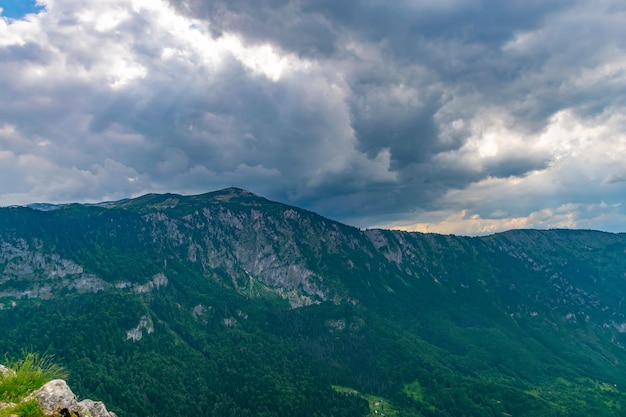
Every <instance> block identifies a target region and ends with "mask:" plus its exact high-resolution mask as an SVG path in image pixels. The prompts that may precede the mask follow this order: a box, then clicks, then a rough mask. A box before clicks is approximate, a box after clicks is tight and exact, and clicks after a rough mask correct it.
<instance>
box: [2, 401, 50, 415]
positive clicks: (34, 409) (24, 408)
mask: <svg viewBox="0 0 626 417" xmlns="http://www.w3.org/2000/svg"><path fill="white" fill-rule="evenodd" d="M12 414H13V415H18V416H20V417H44V414H43V411H42V410H41V408H39V403H38V402H37V400H35V399H33V400H30V401H27V402H24V403H21V404H18V405H16V406H15V407H11V408H4V409H0V417H6V416H10V415H12Z"/></svg>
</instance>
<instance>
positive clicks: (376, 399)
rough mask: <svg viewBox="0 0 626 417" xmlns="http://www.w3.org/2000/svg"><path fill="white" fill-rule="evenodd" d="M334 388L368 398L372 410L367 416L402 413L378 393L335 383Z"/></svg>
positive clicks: (378, 416)
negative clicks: (364, 391) (367, 392)
mask: <svg viewBox="0 0 626 417" xmlns="http://www.w3.org/2000/svg"><path fill="white" fill-rule="evenodd" d="M332 388H333V389H334V390H335V391H337V392H341V393H343V394H347V395H358V396H359V397H361V398H364V399H366V400H367V402H368V404H369V408H370V412H369V414H368V415H367V416H366V417H381V416H386V417H396V416H399V415H400V414H399V413H400V411H399V410H398V409H397V407H395V406H394V405H393V404H391V403H390V402H389V401H388V400H386V399H385V398H383V397H380V396H378V395H372V394H363V393H360V392H358V391H357V390H355V389H352V388H348V387H342V386H340V385H333V386H332Z"/></svg>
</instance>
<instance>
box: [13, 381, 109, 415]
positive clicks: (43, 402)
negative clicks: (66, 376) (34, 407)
mask: <svg viewBox="0 0 626 417" xmlns="http://www.w3.org/2000/svg"><path fill="white" fill-rule="evenodd" d="M33 398H36V399H37V400H38V401H39V406H40V407H41V408H42V410H43V412H44V414H45V415H46V416H54V417H57V416H60V417H66V416H67V417H69V416H76V417H117V415H116V414H115V413H113V412H111V411H107V409H106V407H105V406H104V404H103V403H101V402H96V401H92V400H83V401H81V402H78V400H76V395H75V394H74V393H73V392H72V390H71V389H70V387H68V386H67V383H66V382H65V381H63V380H62V379H55V380H53V381H50V382H48V383H47V384H45V385H44V386H43V387H41V388H39V389H38V390H37V391H34V392H33V393H32V394H30V395H29V396H28V397H26V398H25V399H24V401H29V400H31V399H33Z"/></svg>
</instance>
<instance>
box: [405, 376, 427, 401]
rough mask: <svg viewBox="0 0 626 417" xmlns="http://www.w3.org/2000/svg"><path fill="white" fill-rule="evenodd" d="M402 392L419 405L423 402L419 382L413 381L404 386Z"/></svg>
mask: <svg viewBox="0 0 626 417" xmlns="http://www.w3.org/2000/svg"><path fill="white" fill-rule="evenodd" d="M402 392H404V394H405V395H406V396H408V397H409V398H411V399H412V400H413V401H417V402H419V403H421V402H423V401H424V393H423V392H422V386H421V385H420V382H419V381H413V382H411V383H410V384H404V388H403V389H402Z"/></svg>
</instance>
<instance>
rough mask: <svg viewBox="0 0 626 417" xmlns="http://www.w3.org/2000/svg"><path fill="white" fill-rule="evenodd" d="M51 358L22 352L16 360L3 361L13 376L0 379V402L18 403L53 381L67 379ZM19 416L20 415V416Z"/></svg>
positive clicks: (63, 370)
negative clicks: (21, 356) (13, 372)
mask: <svg viewBox="0 0 626 417" xmlns="http://www.w3.org/2000/svg"><path fill="white" fill-rule="evenodd" d="M52 359H53V356H51V355H40V354H38V353H34V352H24V354H23V358H22V359H18V360H11V359H8V358H6V359H5V366H6V367H7V368H10V369H13V370H14V371H15V375H7V376H6V377H5V378H2V379H0V401H2V402H12V403H17V402H20V401H21V400H22V399H23V398H24V397H25V396H27V395H28V394H30V393H31V392H33V391H35V390H37V389H39V388H41V386H42V385H44V384H45V383H46V382H49V381H52V380H53V379H67V372H66V371H65V369H63V368H62V367H61V366H59V365H57V364H55V363H54V362H53V360H52ZM20 415H21V414H20Z"/></svg>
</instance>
